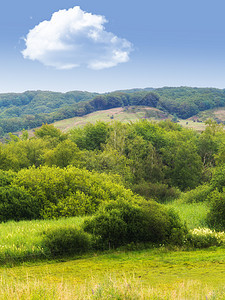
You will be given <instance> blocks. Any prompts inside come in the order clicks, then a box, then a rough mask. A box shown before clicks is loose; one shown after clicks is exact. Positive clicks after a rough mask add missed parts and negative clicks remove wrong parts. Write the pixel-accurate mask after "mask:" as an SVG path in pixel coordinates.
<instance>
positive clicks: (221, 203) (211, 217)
mask: <svg viewBox="0 0 225 300" xmlns="http://www.w3.org/2000/svg"><path fill="white" fill-rule="evenodd" d="M207 222H208V224H209V226H210V227H211V228H213V229H215V230H224V229H225V190H223V191H222V192H219V191H218V190H215V191H213V192H212V193H211V195H210V211H209V213H208V215H207Z"/></svg>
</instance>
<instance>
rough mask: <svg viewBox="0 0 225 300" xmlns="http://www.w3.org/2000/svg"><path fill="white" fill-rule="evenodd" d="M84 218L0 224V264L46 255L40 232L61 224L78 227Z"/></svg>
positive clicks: (34, 258)
mask: <svg viewBox="0 0 225 300" xmlns="http://www.w3.org/2000/svg"><path fill="white" fill-rule="evenodd" d="M83 220H84V218H81V217H80V218H79V217H76V218H64V219H63V218H62V219H60V220H33V221H20V222H14V221H11V222H7V223H1V224H0V265H1V264H6V263H13V262H18V261H25V260H36V259H38V258H44V257H45V256H46V253H45V249H43V248H42V247H41V240H42V233H43V232H44V231H46V230H47V229H50V228H56V227H58V226H63V225H70V226H71V225H72V226H76V227H79V226H80V224H81V223H82V222H83Z"/></svg>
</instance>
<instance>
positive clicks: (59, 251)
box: [42, 226, 91, 256]
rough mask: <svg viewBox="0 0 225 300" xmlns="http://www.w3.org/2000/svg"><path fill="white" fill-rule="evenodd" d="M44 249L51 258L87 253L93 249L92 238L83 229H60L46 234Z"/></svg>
mask: <svg viewBox="0 0 225 300" xmlns="http://www.w3.org/2000/svg"><path fill="white" fill-rule="evenodd" d="M42 247H43V248H47V251H49V252H50V254H51V256H65V255H66V256H67V255H74V254H81V253H85V252H86V251H88V250H90V248H91V238H90V236H89V235H88V234H87V233H85V232H83V230H81V229H77V228H74V227H68V226H67V227H59V228H56V229H51V230H48V231H46V232H44V237H43V240H42Z"/></svg>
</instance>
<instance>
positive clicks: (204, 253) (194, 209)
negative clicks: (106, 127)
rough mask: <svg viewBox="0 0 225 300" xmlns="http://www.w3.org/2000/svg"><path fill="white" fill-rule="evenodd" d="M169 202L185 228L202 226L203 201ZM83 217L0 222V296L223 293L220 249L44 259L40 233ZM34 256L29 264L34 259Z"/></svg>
mask: <svg viewBox="0 0 225 300" xmlns="http://www.w3.org/2000/svg"><path fill="white" fill-rule="evenodd" d="M167 206H170V207H173V208H174V209H176V210H177V211H179V212H180V213H181V212H182V214H181V218H182V220H186V221H187V225H188V227H189V228H190V229H192V228H196V227H200V226H202V224H203V222H204V216H205V214H206V212H207V207H206V206H205V205H204V204H203V203H196V204H182V203H179V201H174V202H172V203H170V204H167ZM83 220H84V218H81V217H73V218H61V219H59V220H36V221H20V222H7V223H2V224H0V232H1V242H0V247H1V252H0V262H1V267H0V299H224V297H225V284H224V283H225V282H224V273H225V262H224V253H225V249H224V246H223V245H222V246H221V247H211V248H209V249H202V250H200V249H199V250H196V249H195V250H191V249H185V248H184V247H181V248H178V247H175V246H174V247H168V246H165V245H160V246H159V247H154V246H153V245H152V246H151V247H150V248H145V247H144V246H143V245H139V246H135V245H132V244H131V245H128V246H126V247H121V248H119V249H116V250H112V249H111V250H108V251H104V252H99V251H96V252H91V253H88V254H85V255H82V256H80V255H77V256H73V257H63V258H60V257H59V258H57V259H49V257H48V253H46V252H45V249H43V248H41V246H40V245H41V240H42V234H43V232H45V231H46V230H48V229H49V228H56V227H57V226H58V227H60V226H67V225H68V226H74V227H80V225H81V224H82V222H83ZM34 262H35V264H34Z"/></svg>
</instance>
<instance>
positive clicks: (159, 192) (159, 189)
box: [133, 181, 180, 203]
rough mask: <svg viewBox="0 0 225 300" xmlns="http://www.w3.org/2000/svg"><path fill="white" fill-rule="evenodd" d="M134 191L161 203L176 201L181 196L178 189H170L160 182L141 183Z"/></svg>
mask: <svg viewBox="0 0 225 300" xmlns="http://www.w3.org/2000/svg"><path fill="white" fill-rule="evenodd" d="M133 191H134V192H135V193H138V194H139V195H141V196H143V197H145V198H150V199H155V200H156V201H157V202H160V203H164V202H166V201H170V200H172V199H176V198H178V197H179V195H180V191H179V189H178V188H175V187H169V186H168V185H167V184H163V183H159V182H157V183H151V182H146V181H144V182H140V183H138V184H136V185H135V186H134V187H133Z"/></svg>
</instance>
